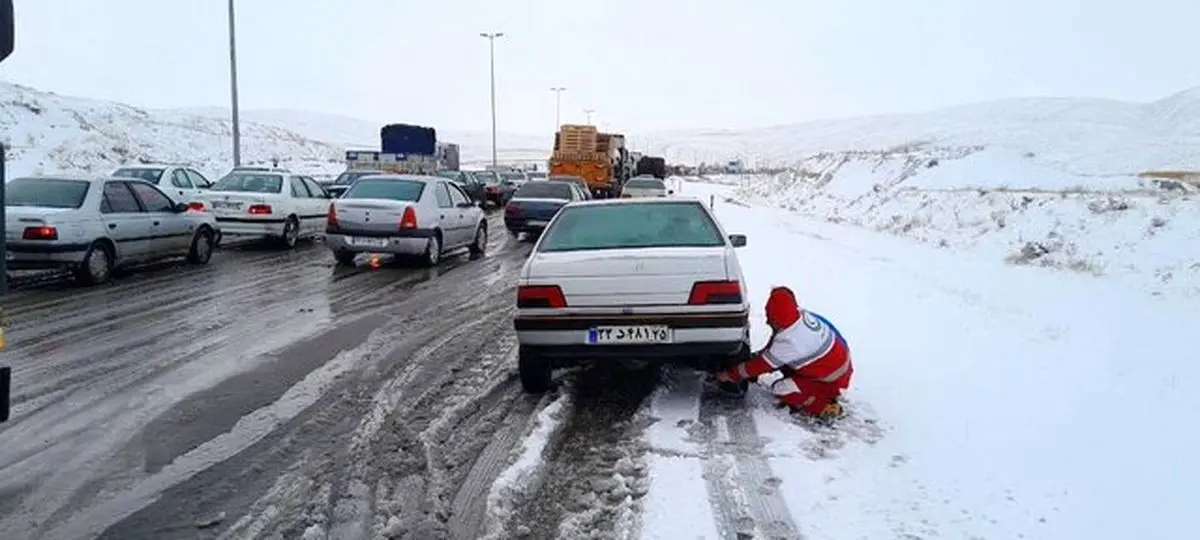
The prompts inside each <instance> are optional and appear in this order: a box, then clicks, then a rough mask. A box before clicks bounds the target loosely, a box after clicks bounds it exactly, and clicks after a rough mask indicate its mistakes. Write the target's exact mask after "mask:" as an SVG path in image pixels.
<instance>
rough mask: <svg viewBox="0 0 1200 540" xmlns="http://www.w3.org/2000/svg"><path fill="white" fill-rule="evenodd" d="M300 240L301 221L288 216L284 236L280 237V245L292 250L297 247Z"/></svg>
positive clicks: (284, 225) (284, 226)
mask: <svg viewBox="0 0 1200 540" xmlns="http://www.w3.org/2000/svg"><path fill="white" fill-rule="evenodd" d="M299 240H300V220H298V219H296V216H288V218H287V222H285V223H284V224H283V235H282V236H280V237H279V243H280V244H283V247H285V248H288V249H291V248H294V247H296V242H298V241H299Z"/></svg>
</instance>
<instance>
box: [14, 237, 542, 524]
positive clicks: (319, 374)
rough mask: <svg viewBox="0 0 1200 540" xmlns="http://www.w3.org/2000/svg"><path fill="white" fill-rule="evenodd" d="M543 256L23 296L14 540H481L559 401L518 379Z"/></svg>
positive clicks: (202, 278) (322, 269)
mask: <svg viewBox="0 0 1200 540" xmlns="http://www.w3.org/2000/svg"><path fill="white" fill-rule="evenodd" d="M492 221H494V222H497V223H492V226H493V227H495V226H498V217H497V216H496V215H493V217H492ZM527 253H528V246H527V245H522V244H519V243H517V242H515V241H513V240H511V239H507V238H505V237H503V236H500V235H494V237H493V239H492V242H491V243H490V245H489V249H488V255H487V256H486V257H485V258H483V259H482V260H477V261H468V260H467V259H466V257H461V258H456V259H449V258H448V259H447V260H446V261H445V262H444V263H443V264H442V265H439V267H437V268H434V269H428V270H401V269H392V268H384V269H381V270H379V271H374V270H370V269H362V268H360V269H355V270H350V271H347V270H346V269H338V268H334V266H333V264H332V260H330V258H329V257H328V255H327V254H326V253H324V252H323V248H322V247H321V246H319V245H317V246H305V247H303V248H301V249H298V250H297V251H296V252H292V253H287V254H269V253H266V254H261V255H255V254H253V253H249V254H243V253H237V254H232V253H222V254H219V255H220V256H222V257H223V258H225V260H224V261H222V263H221V264H220V265H212V266H209V267H205V268H200V269H189V268H186V267H185V268H182V269H176V271H178V272H184V273H187V274H188V278H180V277H179V276H178V275H177V274H176V273H174V272H170V273H160V274H156V273H155V272H153V271H151V272H149V273H146V274H143V275H135V276H134V277H131V278H129V279H130V283H128V284H123V283H121V282H117V283H116V284H114V285H112V286H108V287H102V288H98V289H92V290H80V291H74V290H69V291H54V290H47V291H32V292H30V293H28V294H24V295H17V296H16V297H14V299H13V300H14V301H13V302H12V303H10V304H9V305H8V306H7V307H9V308H10V309H12V310H13V311H15V312H17V314H18V315H19V319H18V320H19V323H18V326H15V327H13V329H12V332H11V333H10V336H9V337H10V343H11V344H12V345H14V347H13V349H12V350H15V351H20V353H19V355H17V356H10V358H11V359H12V360H13V363H14V366H15V367H16V371H17V372H18V373H19V374H20V375H21V377H20V380H26V381H30V383H29V385H27V386H23V387H22V388H20V389H19V392H20V394H19V395H17V396H15V402H16V404H17V408H16V410H15V411H14V412H15V415H14V418H13V420H12V421H11V422H10V423H8V424H5V425H4V426H3V427H0V433H2V434H0V473H2V474H0V478H2V480H0V508H2V509H3V512H2V514H0V515H2V516H3V517H0V537H3V538H31V537H37V538H45V539H48V540H57V539H74V538H90V537H96V536H101V537H104V538H120V539H129V540H136V539H140V538H154V539H171V538H260V537H282V538H302V537H306V536H307V537H314V536H319V537H322V538H379V537H398V538H404V537H409V538H438V537H441V536H445V535H448V534H450V532H456V533H457V534H462V535H465V536H468V537H469V536H472V535H473V534H475V531H467V530H465V529H464V528H466V529H469V528H470V527H472V526H477V525H472V524H479V523H481V522H482V521H483V519H482V518H483V512H484V511H485V498H486V496H487V492H488V489H489V488H490V486H491V484H492V483H493V481H494V479H495V477H496V476H497V475H498V474H499V473H500V472H501V470H502V469H503V467H504V466H505V465H506V462H507V460H508V458H509V456H510V453H511V451H512V449H513V447H514V446H516V445H518V444H519V442H520V439H521V438H522V437H523V436H524V435H525V434H526V433H527V432H528V430H529V423H530V422H531V420H532V419H533V418H534V417H535V415H536V413H537V411H538V410H539V407H542V406H544V405H545V404H546V403H547V400H546V399H545V398H538V397H534V396H526V395H524V394H523V393H522V392H521V391H520V388H519V384H517V383H516V381H515V380H514V379H513V371H514V368H515V360H514V358H513V355H514V354H515V352H514V348H515V343H514V341H513V337H512V330H511V315H512V298H513V294H514V293H513V284H514V283H515V275H516V272H517V271H518V270H519V268H520V266H521V264H522V263H523V262H524V259H525V257H526V254H527ZM251 277H253V279H250V278H251ZM52 312H57V313H62V314H65V315H63V316H61V317H57V318H56V317H54V316H52ZM42 323H45V324H42ZM117 323H120V324H119V325H118V324H117ZM118 326H119V327H118ZM273 328H274V329H273ZM97 329H99V330H97ZM97 331H99V333H96V332H97Z"/></svg>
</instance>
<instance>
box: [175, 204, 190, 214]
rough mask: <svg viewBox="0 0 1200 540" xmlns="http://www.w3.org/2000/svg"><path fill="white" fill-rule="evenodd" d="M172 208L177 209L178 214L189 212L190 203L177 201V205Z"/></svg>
mask: <svg viewBox="0 0 1200 540" xmlns="http://www.w3.org/2000/svg"><path fill="white" fill-rule="evenodd" d="M172 209H173V210H175V213H176V214H180V213H183V212H187V211H188V204H187V203H181V202H177V203H175V206H174V207H172Z"/></svg>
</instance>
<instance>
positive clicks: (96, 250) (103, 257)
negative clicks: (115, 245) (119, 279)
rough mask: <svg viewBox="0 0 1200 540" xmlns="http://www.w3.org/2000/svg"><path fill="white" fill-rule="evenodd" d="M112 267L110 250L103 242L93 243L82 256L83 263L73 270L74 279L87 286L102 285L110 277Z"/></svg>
mask: <svg viewBox="0 0 1200 540" xmlns="http://www.w3.org/2000/svg"><path fill="white" fill-rule="evenodd" d="M112 266H113V253H112V250H110V249H109V248H108V245H107V244H105V243H104V242H101V241H96V242H93V243H92V245H91V247H89V248H88V250H87V253H85V254H84V255H83V261H82V262H81V263H80V264H79V267H78V268H76V269H75V279H78V280H79V281H82V282H84V283H87V284H89V285H95V284H97V283H103V282H105V281H108V278H109V277H111V276H112Z"/></svg>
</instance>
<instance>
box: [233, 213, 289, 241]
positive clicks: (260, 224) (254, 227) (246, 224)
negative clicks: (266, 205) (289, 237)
mask: <svg viewBox="0 0 1200 540" xmlns="http://www.w3.org/2000/svg"><path fill="white" fill-rule="evenodd" d="M216 219H217V227H218V228H219V229H218V230H219V231H220V235H221V236H222V237H225V236H283V227H284V223H285V222H284V221H283V220H281V219H278V220H272V221H267V220H261V221H259V220H251V219H244V218H216Z"/></svg>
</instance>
